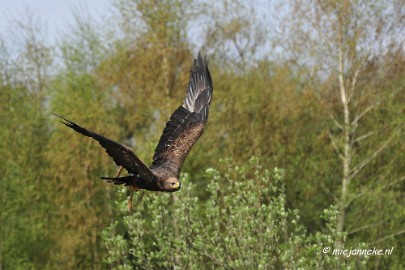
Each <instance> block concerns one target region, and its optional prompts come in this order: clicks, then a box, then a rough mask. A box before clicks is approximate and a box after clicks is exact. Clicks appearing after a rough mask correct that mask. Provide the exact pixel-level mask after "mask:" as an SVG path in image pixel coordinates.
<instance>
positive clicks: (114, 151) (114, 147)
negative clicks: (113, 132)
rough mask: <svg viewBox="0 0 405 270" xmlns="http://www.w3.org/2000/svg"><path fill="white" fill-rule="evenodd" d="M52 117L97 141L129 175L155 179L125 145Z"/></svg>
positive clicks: (70, 122)
mask: <svg viewBox="0 0 405 270" xmlns="http://www.w3.org/2000/svg"><path fill="white" fill-rule="evenodd" d="M53 115H55V116H57V117H59V118H60V119H62V120H61V121H60V122H61V123H62V124H65V125H66V126H68V127H70V128H71V129H73V130H74V131H76V132H78V133H80V134H82V135H84V136H87V137H90V138H93V139H94V140H96V141H98V142H99V143H100V145H101V146H102V147H103V148H104V149H105V150H106V152H107V154H108V155H109V156H110V157H112V158H113V160H114V162H115V164H117V165H118V166H122V167H124V168H125V169H126V170H127V171H128V172H129V173H132V174H134V175H137V176H138V177H141V178H144V179H152V178H154V177H155V176H154V175H153V173H152V172H151V171H150V170H149V168H148V167H147V166H146V165H145V164H144V163H143V162H142V161H141V160H140V159H139V158H138V157H137V156H136V155H135V153H134V152H132V150H131V149H129V148H128V147H126V146H125V145H122V144H119V143H117V142H114V141H113V140H110V139H108V138H106V137H104V136H102V135H100V134H97V133H95V132H92V131H90V130H87V129H85V128H83V127H81V126H79V125H78V124H76V123H74V122H72V121H70V120H69V119H66V118H65V117H63V116H61V115H59V114H55V113H53Z"/></svg>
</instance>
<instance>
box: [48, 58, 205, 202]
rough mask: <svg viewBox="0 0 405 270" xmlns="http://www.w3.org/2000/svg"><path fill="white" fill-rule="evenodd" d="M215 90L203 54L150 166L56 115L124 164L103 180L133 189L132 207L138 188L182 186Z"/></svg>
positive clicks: (173, 189) (117, 162)
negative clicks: (187, 161) (181, 178)
mask: <svg viewBox="0 0 405 270" xmlns="http://www.w3.org/2000/svg"><path fill="white" fill-rule="evenodd" d="M212 93H213V85H212V80H211V75H210V72H209V70H208V63H207V59H206V57H205V58H204V59H203V57H202V56H201V53H199V54H198V57H197V59H194V63H193V65H192V68H191V72H190V80H189V85H188V88H187V92H186V97H185V99H184V101H183V104H182V105H181V106H180V107H178V108H177V110H175V111H174V113H173V114H172V116H171V117H170V120H169V121H168V122H167V123H166V127H165V128H164V130H163V134H162V136H161V137H160V140H159V143H158V145H157V147H156V149H155V154H154V156H153V161H152V164H151V166H150V167H147V166H146V165H145V164H144V163H143V162H142V161H141V160H140V159H139V158H138V157H137V156H136V155H135V153H134V152H133V151H132V150H131V149H130V148H128V147H127V146H125V145H122V144H120V143H117V142H115V141H113V140H111V139H109V138H106V137H104V136H102V135H100V134H97V133H95V132H93V131H90V130H88V129H85V128H83V127H81V126H79V125H78V124H76V123H74V122H72V121H70V120H68V119H67V118H65V117H63V116H61V115H59V114H54V115H55V116H57V117H59V118H60V119H61V121H60V122H61V123H63V124H65V125H66V126H68V127H70V128H71V129H73V130H74V131H76V132H78V133H80V134H82V135H84V136H87V137H90V138H92V139H94V140H96V141H98V142H99V144H100V145H101V146H102V147H103V148H104V149H105V150H106V152H107V154H108V155H109V156H110V157H112V158H113V160H114V162H115V164H117V165H118V166H120V169H119V170H118V172H117V174H116V175H115V177H102V179H104V180H107V181H108V182H112V183H114V184H116V185H125V186H128V187H129V188H130V190H131V196H130V199H129V203H128V208H129V209H130V208H131V203H132V195H133V191H134V190H137V189H146V190H151V191H164V192H174V191H178V190H179V189H180V188H181V184H180V181H179V174H180V170H181V167H182V165H183V162H184V160H185V158H186V157H187V155H188V153H189V152H190V150H191V148H192V147H193V145H194V143H195V142H196V141H197V139H198V138H199V137H200V136H201V134H202V133H203V131H204V128H205V126H206V124H207V120H208V111H209V107H210V104H211V100H212ZM122 168H125V169H126V170H127V171H128V175H127V176H123V177H119V175H120V173H121V170H122Z"/></svg>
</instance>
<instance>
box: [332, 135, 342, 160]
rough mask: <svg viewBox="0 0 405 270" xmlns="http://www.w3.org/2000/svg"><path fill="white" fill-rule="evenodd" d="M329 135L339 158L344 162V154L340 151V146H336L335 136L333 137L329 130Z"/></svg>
mask: <svg viewBox="0 0 405 270" xmlns="http://www.w3.org/2000/svg"><path fill="white" fill-rule="evenodd" d="M328 135H329V138H330V141H331V143H332V146H333V148H334V149H335V151H336V153H337V154H338V156H339V158H340V159H341V160H344V156H343V155H342V152H341V151H340V149H339V146H338V145H337V144H336V141H335V138H334V136H333V135H332V133H331V132H330V131H329V130H328Z"/></svg>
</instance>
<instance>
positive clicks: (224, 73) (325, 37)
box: [0, 0, 405, 269]
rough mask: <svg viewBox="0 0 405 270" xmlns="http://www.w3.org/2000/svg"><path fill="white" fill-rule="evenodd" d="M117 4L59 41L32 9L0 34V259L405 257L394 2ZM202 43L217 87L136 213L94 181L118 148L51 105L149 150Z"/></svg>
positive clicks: (126, 0)
mask: <svg viewBox="0 0 405 270" xmlns="http://www.w3.org/2000/svg"><path fill="white" fill-rule="evenodd" d="M257 2H259V1H257ZM112 6H113V8H112V9H111V11H110V14H107V15H106V20H105V21H104V22H98V21H96V20H94V19H93V18H91V17H89V16H86V14H83V13H80V12H74V15H75V16H74V17H75V23H74V24H73V25H71V26H70V27H69V28H67V29H61V33H62V34H61V35H60V37H59V39H58V41H57V42H56V43H54V44H53V43H50V42H49V41H48V40H47V38H46V35H45V32H44V27H43V25H42V24H41V20H40V18H38V17H37V16H35V14H29V16H27V17H26V18H25V20H22V21H18V22H17V23H16V27H15V28H14V29H13V31H11V32H10V33H0V104H1V105H0V120H1V125H0V129H1V131H0V170H1V172H2V174H1V179H0V200H1V204H2V206H1V213H0V269H58V268H60V267H61V265H63V268H66V269H109V268H118V269H297V268H300V269H343V268H351V269H359V268H364V269H403V268H405V263H404V262H405V250H404V249H403V243H404V241H405V225H404V224H405V212H404V207H403V206H404V204H405V201H404V198H405V196H404V192H405V184H404V183H405V166H404V164H405V144H404V141H403V139H401V138H403V137H404V135H405V134H404V133H405V126H404V120H405V118H404V116H405V114H404V111H405V107H404V104H405V91H404V90H405V89H404V88H405V50H404V48H405V46H404V45H405V44H404V41H405V36H404V35H403V29H404V25H405V24H404V23H405V22H404V20H405V10H404V8H403V5H402V3H401V2H400V1H395V0H392V1H372V2H371V1H360V0H356V1H347V0H328V1H315V0H305V1H294V0H291V1H287V2H285V1H276V2H273V4H264V3H255V2H252V3H250V2H248V1H242V0H224V1H219V2H218V1H211V0H185V1H181V0H161V1H156V0H116V1H112ZM16 37H17V38H16ZM200 49H201V50H202V52H203V53H205V54H208V58H209V66H210V70H211V74H212V77H213V82H214V98H213V102H212V105H211V110H210V119H209V122H208V126H207V129H206V131H205V132H204V135H203V136H202V138H201V140H199V141H198V142H197V144H196V145H195V147H194V148H193V150H192V151H191V153H190V155H189V157H188V159H187V160H186V162H185V164H184V168H183V175H182V178H183V180H184V183H183V189H182V190H181V191H180V192H177V193H174V194H160V193H159V194H158V193H150V192H144V191H139V192H138V193H137V194H136V196H135V201H134V208H135V209H134V210H133V212H131V213H129V212H128V211H127V210H126V208H125V203H126V199H127V198H126V197H127V193H126V190H125V189H122V188H117V187H115V186H112V185H107V184H105V183H103V182H102V181H99V180H98V179H99V178H100V177H101V176H108V175H112V174H113V173H114V171H115V170H116V167H115V166H114V163H113V162H112V160H110V158H109V157H108V156H107V155H106V154H105V153H104V151H103V149H102V148H101V147H99V145H98V144H97V143H94V142H92V141H91V140H87V139H85V138H83V137H81V136H78V135H77V134H74V133H73V132H71V131H70V130H67V129H65V128H64V127H63V126H61V125H59V124H58V122H57V121H55V119H53V118H52V117H51V116H50V112H58V113H60V114H63V115H66V116H67V117H69V118H71V119H72V120H74V121H76V122H77V123H80V124H81V125H83V126H85V127H87V128H89V129H91V130H94V131H97V132H98V133H101V134H104V135H106V136H107V137H110V138H113V139H116V140H117V141H119V142H122V143H124V144H126V145H128V146H130V147H132V148H133V149H134V151H135V152H136V153H137V155H139V157H140V158H142V159H143V160H145V161H150V160H151V159H152V153H153V149H154V147H155V146H156V144H157V142H158V140H159V137H160V135H161V132H162V130H163V127H164V125H165V122H166V121H167V120H168V118H169V116H170V114H171V113H172V112H173V111H174V110H175V109H176V108H177V106H178V105H179V104H180V102H181V100H182V99H183V97H184V94H185V90H186V87H187V84H188V78H189V70H190V67H191V63H192V59H193V58H194V57H195V56H196V53H197V52H198V51H199V50H200ZM220 161H221V162H220ZM324 247H331V248H332V250H333V249H334V248H346V249H368V248H371V249H372V248H374V247H376V248H378V249H383V250H385V249H391V248H393V252H392V254H391V255H386V256H368V257H367V256H350V257H348V256H337V255H336V256H335V255H332V254H331V253H329V254H324V253H322V250H323V248H324Z"/></svg>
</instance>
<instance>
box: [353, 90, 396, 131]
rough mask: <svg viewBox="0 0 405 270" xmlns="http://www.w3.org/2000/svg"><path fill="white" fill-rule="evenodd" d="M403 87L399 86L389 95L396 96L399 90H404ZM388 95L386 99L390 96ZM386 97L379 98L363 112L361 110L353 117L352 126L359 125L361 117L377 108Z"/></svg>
mask: <svg viewBox="0 0 405 270" xmlns="http://www.w3.org/2000/svg"><path fill="white" fill-rule="evenodd" d="M402 89H403V87H399V88H398V89H396V90H394V91H392V93H391V94H390V95H389V96H388V97H392V96H395V94H396V93H397V92H399V91H400V90H402ZM388 97H386V99H387V98H388ZM386 99H383V98H381V99H378V100H376V101H375V102H374V103H373V104H370V105H369V106H367V107H366V108H365V109H364V110H363V111H362V112H360V113H359V114H358V115H356V117H355V118H354V119H353V121H352V123H351V125H352V126H357V123H358V122H359V121H360V119H361V118H363V117H364V115H366V113H368V112H369V111H371V110H372V109H374V108H376V107H377V106H378V105H380V104H381V103H382V102H383V101H385V100H386Z"/></svg>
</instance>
